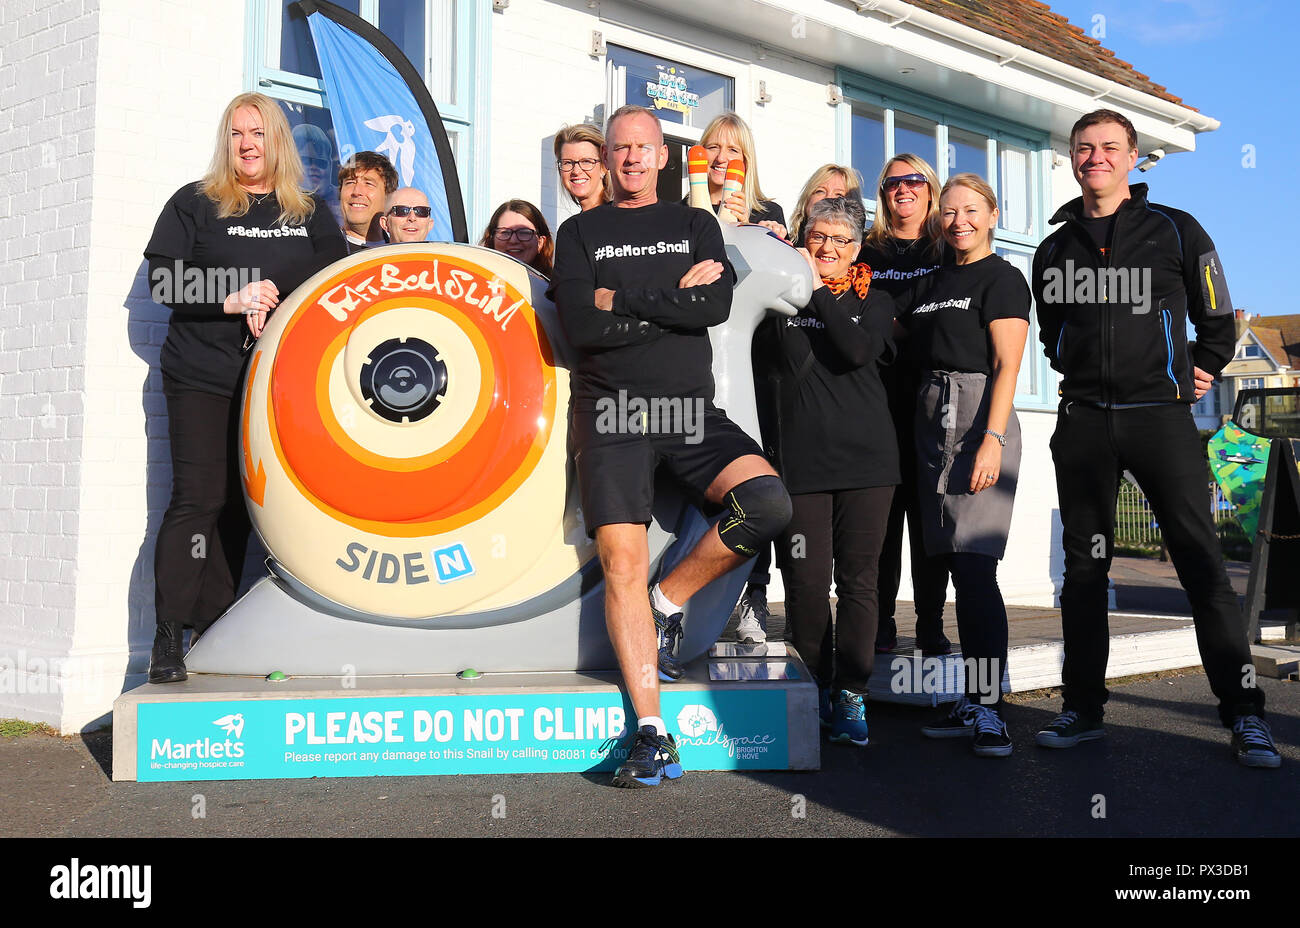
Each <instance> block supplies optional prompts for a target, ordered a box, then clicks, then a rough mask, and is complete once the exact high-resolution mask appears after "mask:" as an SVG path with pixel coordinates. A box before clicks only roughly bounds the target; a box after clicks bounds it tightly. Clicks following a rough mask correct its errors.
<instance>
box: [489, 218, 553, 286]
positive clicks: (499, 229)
mask: <svg viewBox="0 0 1300 928" xmlns="http://www.w3.org/2000/svg"><path fill="white" fill-rule="evenodd" d="M479 244H480V245H482V246H484V247H485V248H492V249H494V250H496V251H499V252H501V253H502V254H507V255H509V256H510V257H512V258H515V259H516V260H519V261H522V262H524V264H527V265H528V266H529V267H531V268H532V269H533V270H535V271H537V272H538V273H539V274H542V275H544V276H546V277H550V276H551V262H552V260H553V259H554V256H555V242H554V240H552V238H551V228H550V226H548V225H547V224H546V218H545V217H544V216H543V215H542V211H541V210H539V209H538V208H537V207H536V206H534V205H533V204H531V203H529V202H528V201H527V200H506V201H505V202H504V203H502V204H501V205H500V206H498V207H497V211H496V212H495V213H493V214H492V218H491V219H490V220H488V224H487V228H486V229H485V230H484V231H483V239H482V240H481V241H480V242H479Z"/></svg>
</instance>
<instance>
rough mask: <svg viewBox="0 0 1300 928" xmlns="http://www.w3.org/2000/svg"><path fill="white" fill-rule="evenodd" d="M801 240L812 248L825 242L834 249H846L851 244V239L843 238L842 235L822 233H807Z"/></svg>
mask: <svg viewBox="0 0 1300 928" xmlns="http://www.w3.org/2000/svg"><path fill="white" fill-rule="evenodd" d="M803 240H804V242H805V243H806V244H808V245H812V246H813V247H814V248H816V247H817V246H818V245H821V244H823V243H825V242H830V243H831V244H832V245H834V246H835V247H836V248H848V247H849V246H850V245H852V244H853V239H851V238H845V237H844V236H843V235H826V234H825V233H824V232H809V233H808V234H807V235H805V236H804V237H803Z"/></svg>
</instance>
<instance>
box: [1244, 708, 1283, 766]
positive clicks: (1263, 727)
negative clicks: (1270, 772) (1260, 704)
mask: <svg viewBox="0 0 1300 928" xmlns="http://www.w3.org/2000/svg"><path fill="white" fill-rule="evenodd" d="M1232 750H1233V753H1235V754H1236V755H1237V762H1238V763H1240V764H1243V765H1245V766H1247V767H1281V766H1282V755H1281V754H1279V753H1278V752H1277V746H1276V745H1274V744H1273V733H1272V732H1271V731H1269V729H1268V722H1265V721H1264V720H1263V719H1261V718H1260V717H1259V716H1258V715H1239V716H1237V717H1236V718H1235V719H1233V720H1232Z"/></svg>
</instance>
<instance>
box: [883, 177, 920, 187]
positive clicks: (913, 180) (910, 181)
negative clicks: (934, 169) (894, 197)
mask: <svg viewBox="0 0 1300 928" xmlns="http://www.w3.org/2000/svg"><path fill="white" fill-rule="evenodd" d="M900 184H902V185H903V186H905V187H907V189H908V190H915V189H916V188H917V187H924V186H926V180H925V175H924V174H899V175H898V176H897V177H886V178H885V180H884V183H882V184H881V185H880V189H881V190H893V189H894V188H895V187H897V186H899V185H900Z"/></svg>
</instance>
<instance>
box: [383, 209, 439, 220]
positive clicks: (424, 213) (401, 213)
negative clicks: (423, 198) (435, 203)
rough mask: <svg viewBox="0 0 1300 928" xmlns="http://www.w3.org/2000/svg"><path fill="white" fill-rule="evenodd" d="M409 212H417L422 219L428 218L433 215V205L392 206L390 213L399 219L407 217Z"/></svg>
mask: <svg viewBox="0 0 1300 928" xmlns="http://www.w3.org/2000/svg"><path fill="white" fill-rule="evenodd" d="M409 213H415V215H416V216H418V217H419V218H420V219H428V218H429V217H430V216H432V215H433V207H432V206H390V207H389V208H388V214H389V215H390V216H396V217H397V218H398V219H405V218H406V217H407V215H408V214H409Z"/></svg>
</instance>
